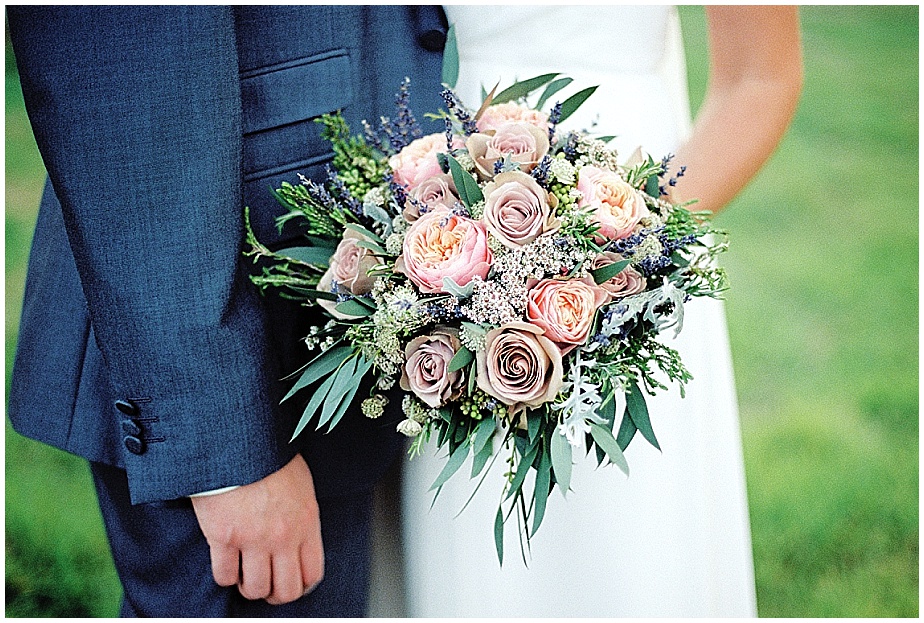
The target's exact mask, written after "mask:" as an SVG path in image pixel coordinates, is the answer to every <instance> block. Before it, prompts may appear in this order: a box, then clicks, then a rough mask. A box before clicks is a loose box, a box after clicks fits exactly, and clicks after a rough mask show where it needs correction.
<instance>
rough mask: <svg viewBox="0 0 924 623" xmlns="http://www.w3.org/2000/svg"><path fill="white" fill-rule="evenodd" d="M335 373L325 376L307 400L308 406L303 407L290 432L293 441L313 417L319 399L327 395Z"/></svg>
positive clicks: (318, 404)
mask: <svg viewBox="0 0 924 623" xmlns="http://www.w3.org/2000/svg"><path fill="white" fill-rule="evenodd" d="M335 376H336V375H335V374H331V375H330V376H329V377H327V380H326V381H324V382H323V383H321V387H319V388H318V389H317V391H316V392H315V393H314V395H313V396H312V397H311V400H310V401H309V402H308V406H307V407H305V411H304V412H303V413H302V417H301V418H300V419H299V420H298V425H297V426H296V427H295V432H294V433H292V439H290V441H293V440H294V439H295V438H296V437H298V434H299V433H301V432H302V430H304V428H305V426H307V425H308V422H310V421H311V418H312V417H314V413H315V411H317V410H318V407H320V406H321V401H323V400H324V398H326V397H327V394H328V392H330V388H331V386H332V385H333V384H334V377H335Z"/></svg>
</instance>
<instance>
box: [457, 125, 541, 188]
mask: <svg viewBox="0 0 924 623" xmlns="http://www.w3.org/2000/svg"><path fill="white" fill-rule="evenodd" d="M465 146H466V147H467V148H468V153H469V154H471V156H472V159H473V160H474V161H475V168H476V169H477V170H478V175H479V176H480V177H481V178H482V179H485V180H489V179H491V178H492V177H494V163H495V162H497V161H498V160H503V159H504V157H506V156H509V157H510V159H511V160H512V161H513V162H516V163H517V164H518V165H520V170H521V171H525V172H526V173H529V172H530V171H532V170H533V169H534V168H535V167H536V165H537V164H539V161H540V160H542V158H543V157H544V156H545V155H546V154H547V153H549V136H548V134H546V133H545V132H543V131H542V130H540V129H539V128H537V127H536V126H534V125H532V124H530V123H523V122H518V121H511V122H508V123H505V124H503V125H500V126H498V127H497V128H496V129H494V130H487V131H486V132H484V133H475V134H472V135H471V136H469V137H468V140H467V141H466V142H465Z"/></svg>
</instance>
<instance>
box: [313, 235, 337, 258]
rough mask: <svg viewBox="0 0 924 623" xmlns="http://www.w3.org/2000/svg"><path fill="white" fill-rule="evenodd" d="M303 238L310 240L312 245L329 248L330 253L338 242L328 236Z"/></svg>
mask: <svg viewBox="0 0 924 623" xmlns="http://www.w3.org/2000/svg"><path fill="white" fill-rule="evenodd" d="M305 240H307V241H308V242H310V243H311V246H313V247H325V248H327V249H330V252H331V254H333V252H334V249H336V248H337V244H338V243H339V242H340V241H339V240H334V239H333V238H330V237H328V236H305Z"/></svg>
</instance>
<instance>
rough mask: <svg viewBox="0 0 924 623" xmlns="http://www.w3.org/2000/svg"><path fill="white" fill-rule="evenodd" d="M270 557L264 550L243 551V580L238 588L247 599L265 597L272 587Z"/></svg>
mask: <svg viewBox="0 0 924 623" xmlns="http://www.w3.org/2000/svg"><path fill="white" fill-rule="evenodd" d="M270 571H271V569H270V557H269V554H268V553H266V552H265V551H263V550H259V549H255V550H250V551H243V552H241V581H240V584H239V585H238V590H239V591H240V592H241V595H243V596H244V598H245V599H265V598H267V597H269V594H270V590H271V588H272V584H271V582H272V580H271V577H272V576H271V573H270Z"/></svg>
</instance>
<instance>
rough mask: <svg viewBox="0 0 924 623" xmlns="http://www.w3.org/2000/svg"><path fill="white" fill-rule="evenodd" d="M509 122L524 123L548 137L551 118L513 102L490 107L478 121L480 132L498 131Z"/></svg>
mask: <svg viewBox="0 0 924 623" xmlns="http://www.w3.org/2000/svg"><path fill="white" fill-rule="evenodd" d="M508 121H522V122H524V123H529V124H531V125H534V126H536V127H537V128H539V129H540V130H542V131H543V132H545V133H546V135H548V133H549V116H548V115H547V114H545V113H544V112H542V111H539V110H533V109H532V108H527V107H526V106H521V105H519V104H515V103H513V102H504V103H503V104H494V105H493V106H488V107H487V108H485V109H484V112H483V113H481V117H479V119H478V123H477V124H478V131H479V132H487V131H488V130H496V129H497V128H498V127H500V126H502V125H503V124H505V123H507V122H508Z"/></svg>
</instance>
